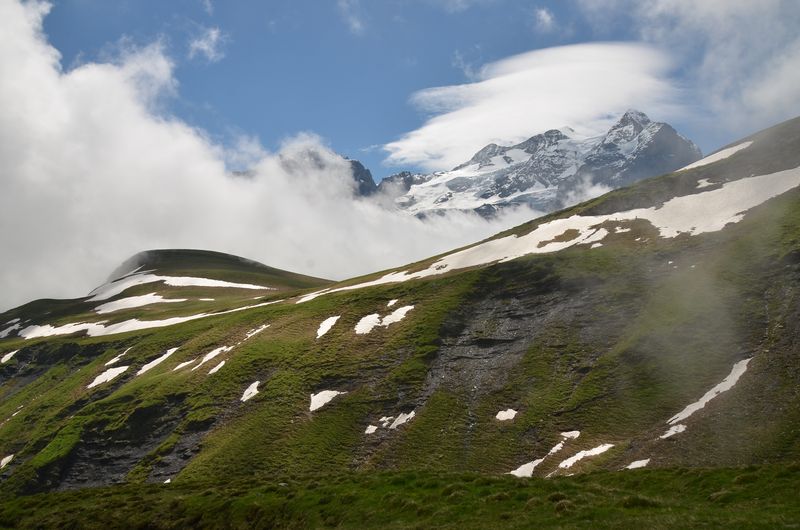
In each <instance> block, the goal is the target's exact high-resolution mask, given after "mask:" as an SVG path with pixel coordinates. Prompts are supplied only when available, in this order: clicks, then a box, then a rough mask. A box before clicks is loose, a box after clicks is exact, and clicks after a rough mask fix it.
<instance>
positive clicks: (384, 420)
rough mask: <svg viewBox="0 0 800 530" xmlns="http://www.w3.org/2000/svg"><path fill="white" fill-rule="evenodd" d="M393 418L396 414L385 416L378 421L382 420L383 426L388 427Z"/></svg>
mask: <svg viewBox="0 0 800 530" xmlns="http://www.w3.org/2000/svg"><path fill="white" fill-rule="evenodd" d="M393 419H394V416H383V417H382V418H381V419H379V420H378V421H379V422H381V427H383V428H384V429H385V428H386V427H388V426H389V424H390V423H392V420H393Z"/></svg>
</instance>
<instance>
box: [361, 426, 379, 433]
mask: <svg viewBox="0 0 800 530" xmlns="http://www.w3.org/2000/svg"><path fill="white" fill-rule="evenodd" d="M377 430H378V427H377V426H376V425H367V428H366V429H364V434H372V433H374V432H375V431H377Z"/></svg>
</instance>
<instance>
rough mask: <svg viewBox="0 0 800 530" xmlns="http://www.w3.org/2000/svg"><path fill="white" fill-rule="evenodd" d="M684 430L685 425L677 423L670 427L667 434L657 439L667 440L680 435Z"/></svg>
mask: <svg viewBox="0 0 800 530" xmlns="http://www.w3.org/2000/svg"><path fill="white" fill-rule="evenodd" d="M685 430H686V425H684V424H682V423H679V424H677V425H673V426H672V427H670V428H669V429H668V430H667V432H665V433H664V434H662V435H661V436H659V438H661V439H662V440H665V439H667V438H669V437H670V436H675V435H676V434H680V433H682V432H683V431H685Z"/></svg>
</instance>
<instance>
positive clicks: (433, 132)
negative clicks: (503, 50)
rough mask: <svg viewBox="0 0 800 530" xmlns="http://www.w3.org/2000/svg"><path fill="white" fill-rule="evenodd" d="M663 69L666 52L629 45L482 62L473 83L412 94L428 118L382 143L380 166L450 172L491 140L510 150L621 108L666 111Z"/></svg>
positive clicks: (596, 122)
mask: <svg viewBox="0 0 800 530" xmlns="http://www.w3.org/2000/svg"><path fill="white" fill-rule="evenodd" d="M670 68H671V62H670V60H669V58H668V57H667V55H666V54H664V53H662V52H659V51H657V50H655V49H654V48H652V47H650V46H647V45H643V44H634V43H598V44H577V45H571V46H560V47H555V48H547V49H543V50H536V51H532V52H527V53H523V54H520V55H516V56H513V57H509V58H507V59H503V60H501V61H498V62H495V63H490V64H487V65H485V66H484V67H483V68H482V69H481V70H480V72H479V73H478V80H477V81H475V82H472V83H467V84H463V85H453V86H443V87H436V88H430V89H426V90H422V91H420V92H417V93H416V94H414V95H413V97H412V103H413V104H414V105H416V106H417V107H418V108H419V109H421V110H423V111H424V112H426V113H429V114H431V115H432V117H431V118H429V119H428V120H427V121H426V122H425V123H424V124H423V125H422V126H421V127H420V128H419V129H417V130H414V131H411V132H409V133H407V134H405V135H403V136H402V137H401V138H400V139H398V140H396V141H394V142H391V143H388V144H386V145H385V146H384V148H385V149H386V151H387V152H388V153H389V156H388V159H387V162H389V163H391V164H393V165H417V166H421V167H424V168H426V169H429V170H433V171H435V170H444V169H451V168H453V167H454V166H456V165H458V164H460V163H461V162H464V161H465V160H468V159H469V158H470V157H471V156H472V155H473V154H474V153H475V152H476V151H477V150H478V149H480V148H482V147H483V146H485V145H486V144H488V143H491V142H494V143H498V144H501V145H510V144H513V143H516V142H519V141H522V140H524V139H526V138H528V137H530V136H532V135H533V134H536V133H539V132H542V131H544V130H547V129H552V128H559V127H563V126H565V125H570V126H573V127H576V128H580V129H582V130H579V132H583V133H597V132H600V131H601V130H603V129H605V128H607V127H608V125H610V121H611V117H612V116H614V117H616V115H618V114H621V113H622V112H624V111H625V109H627V108H629V107H635V108H642V109H646V110H647V112H648V113H651V114H653V115H655V116H658V115H662V114H666V113H668V112H674V104H675V101H676V99H677V97H678V95H679V94H678V92H677V90H676V89H675V88H673V86H672V85H671V83H670V82H669V81H668V80H667V79H666V75H667V73H668V72H669V71H670Z"/></svg>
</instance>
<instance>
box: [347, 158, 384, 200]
mask: <svg viewBox="0 0 800 530" xmlns="http://www.w3.org/2000/svg"><path fill="white" fill-rule="evenodd" d="M350 167H351V168H352V169H353V180H355V182H356V195H359V196H361V197H368V196H370V195H372V194H374V193H375V192H377V191H378V186H377V185H376V184H375V180H374V179H373V178H372V172H371V171H370V170H369V169H367V168H365V167H364V164H362V163H361V162H359V161H358V160H350Z"/></svg>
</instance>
